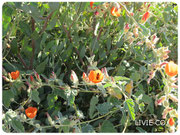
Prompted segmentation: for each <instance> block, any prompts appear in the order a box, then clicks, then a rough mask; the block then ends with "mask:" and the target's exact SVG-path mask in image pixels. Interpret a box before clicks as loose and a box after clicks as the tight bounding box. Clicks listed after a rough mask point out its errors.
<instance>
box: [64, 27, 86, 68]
mask: <svg viewBox="0 0 180 135" xmlns="http://www.w3.org/2000/svg"><path fill="white" fill-rule="evenodd" d="M62 26H63V29H64V31H65V32H66V35H67V37H68V39H69V41H70V43H72V38H71V35H70V32H69V31H68V30H67V29H66V27H65V26H64V24H62ZM73 48H74V50H75V52H76V54H77V55H78V58H79V60H80V62H81V63H82V65H83V66H84V62H83V60H82V58H81V57H80V53H79V51H78V49H77V48H76V47H74V46H73Z"/></svg>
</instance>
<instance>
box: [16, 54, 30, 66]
mask: <svg viewBox="0 0 180 135" xmlns="http://www.w3.org/2000/svg"><path fill="white" fill-rule="evenodd" d="M17 57H18V58H19V60H20V61H21V63H22V64H23V66H24V67H25V68H26V69H28V66H27V65H26V63H25V62H24V60H23V58H22V57H21V55H20V53H18V54H17Z"/></svg>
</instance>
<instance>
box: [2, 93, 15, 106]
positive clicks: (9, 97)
mask: <svg viewBox="0 0 180 135" xmlns="http://www.w3.org/2000/svg"><path fill="white" fill-rule="evenodd" d="M12 100H14V94H13V92H12V91H11V90H3V104H4V105H5V106H6V107H7V108H8V107H9V105H10V103H11V101H12Z"/></svg>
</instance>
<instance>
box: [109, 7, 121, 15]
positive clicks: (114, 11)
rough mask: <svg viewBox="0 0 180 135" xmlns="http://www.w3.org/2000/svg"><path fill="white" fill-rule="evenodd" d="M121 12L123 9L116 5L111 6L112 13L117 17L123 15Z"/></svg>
mask: <svg viewBox="0 0 180 135" xmlns="http://www.w3.org/2000/svg"><path fill="white" fill-rule="evenodd" d="M120 12H121V9H120V8H116V7H112V8H111V14H112V15H113V16H116V17H119V16H121V15H120Z"/></svg>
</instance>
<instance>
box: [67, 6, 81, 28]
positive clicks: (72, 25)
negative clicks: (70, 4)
mask: <svg viewBox="0 0 180 135" xmlns="http://www.w3.org/2000/svg"><path fill="white" fill-rule="evenodd" d="M81 5H82V2H81V4H80V6H79V9H78V11H77V17H76V18H75V19H74V20H73V22H72V24H71V25H70V26H69V29H71V27H72V26H73V24H74V22H75V21H76V20H77V19H78V17H79V11H80V9H81Z"/></svg>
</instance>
